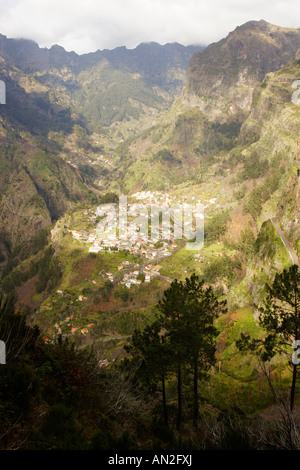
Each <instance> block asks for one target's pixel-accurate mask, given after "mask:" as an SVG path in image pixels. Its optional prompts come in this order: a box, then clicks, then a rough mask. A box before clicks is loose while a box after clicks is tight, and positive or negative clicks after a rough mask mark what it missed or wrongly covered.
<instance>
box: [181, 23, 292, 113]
mask: <svg viewBox="0 0 300 470" xmlns="http://www.w3.org/2000/svg"><path fill="white" fill-rule="evenodd" d="M299 46H300V31H299V30H296V29H287V28H281V27H279V26H274V25H271V24H269V23H267V22H266V21H264V20H261V21H258V22H257V21H250V22H248V23H246V24H244V25H242V26H239V27H237V28H236V29H235V30H234V31H233V32H231V33H230V34H229V35H228V36H227V37H226V38H225V39H222V40H221V41H219V42H217V43H214V44H211V45H209V46H208V47H207V48H206V49H205V50H203V51H199V52H196V53H195V54H194V55H193V57H192V59H191V60H190V62H189V67H188V76H187V87H186V90H185V93H184V96H183V98H184V101H185V103H186V104H187V105H193V104H194V105H195V104H197V106H199V107H200V109H201V111H202V112H203V113H204V114H205V115H206V116H207V117H208V118H210V119H218V120H220V121H225V120H228V119H230V118H232V117H233V116H234V117H237V118H238V119H240V120H241V119H243V118H244V117H245V116H246V115H247V113H248V112H249V110H250V106H251V102H252V93H253V89H254V87H255V86H256V85H257V84H258V83H259V82H261V81H262V80H263V78H264V76H265V74H267V73H269V72H273V71H275V70H278V69H279V68H281V67H283V66H284V65H285V64H286V63H287V62H288V61H290V60H292V59H294V58H295V54H296V51H297V49H298V47H299Z"/></svg>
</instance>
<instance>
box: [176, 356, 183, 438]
mask: <svg viewBox="0 0 300 470" xmlns="http://www.w3.org/2000/svg"><path fill="white" fill-rule="evenodd" d="M181 388H182V385H181V362H180V360H178V370H177V403H178V411H177V431H179V430H180V428H181V419H182V417H181V415H182V396H181Z"/></svg>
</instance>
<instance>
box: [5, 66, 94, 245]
mask: <svg viewBox="0 0 300 470" xmlns="http://www.w3.org/2000/svg"><path fill="white" fill-rule="evenodd" d="M0 78H1V79H2V80H4V82H5V85H6V95H7V96H6V104H5V105H0V238H1V239H2V240H4V241H5V243H6V245H7V246H10V247H11V249H14V248H15V247H16V246H17V245H20V244H22V243H25V242H27V241H28V240H30V239H31V238H32V237H33V236H34V235H36V233H37V232H38V230H39V229H41V228H43V227H45V226H48V225H50V224H51V221H52V220H53V219H56V218H58V217H59V216H61V215H62V214H63V213H64V212H65V211H66V210H68V209H70V208H71V206H72V204H74V203H75V202H77V201H84V200H86V201H88V200H89V189H88V188H87V187H86V186H85V185H84V184H83V180H82V177H81V175H80V173H79V172H78V170H77V169H75V168H74V167H72V166H70V165H69V164H67V163H66V162H65V161H64V160H62V159H61V158H60V156H59V152H58V150H57V149H55V147H54V146H53V144H51V142H50V141H49V140H48V138H47V134H48V132H50V131H51V130H52V131H55V130H64V131H65V132H66V133H67V132H70V131H71V130H72V126H73V124H74V122H73V121H72V119H71V117H70V113H69V112H68V109H65V108H63V107H61V106H54V105H52V104H51V103H50V101H49V97H48V95H47V93H45V90H44V89H43V87H41V86H40V84H39V83H38V82H37V81H35V80H34V79H32V78H31V77H30V76H28V75H26V74H25V73H24V72H21V71H20V70H18V69H16V68H15V67H11V66H9V65H8V64H7V63H6V62H5V61H4V60H1V63H0Z"/></svg>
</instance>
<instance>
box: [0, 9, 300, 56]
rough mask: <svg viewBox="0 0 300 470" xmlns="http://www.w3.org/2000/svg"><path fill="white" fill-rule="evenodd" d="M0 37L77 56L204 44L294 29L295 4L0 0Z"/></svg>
mask: <svg viewBox="0 0 300 470" xmlns="http://www.w3.org/2000/svg"><path fill="white" fill-rule="evenodd" d="M0 11H1V17H0V32H1V33H2V34H5V35H7V36H8V37H25V38H30V39H34V40H35V41H37V42H38V43H39V45H40V46H46V47H50V46H51V45H52V44H60V45H61V46H63V47H65V48H66V49H67V50H75V51H76V52H78V53H84V52H90V51H94V50H96V49H105V48H108V49H111V48H114V47H117V46H123V45H126V46H127V47H129V48H133V47H135V46H136V45H137V44H139V43H140V42H147V41H157V42H159V43H161V44H165V43H166V42H174V41H177V42H180V43H182V44H185V45H187V44H200V43H202V44H208V43H210V42H214V41H218V40H219V39H221V38H222V37H225V36H226V35H227V34H228V33H229V32H230V31H232V30H233V29H234V28H235V27H236V26H238V25H241V24H243V23H245V22H246V21H249V20H260V19H265V20H266V21H269V22H271V23H273V24H277V25H279V26H287V27H295V28H297V27H299V26H300V15H299V13H300V4H299V2H298V0H286V1H280V0H273V1H271V0H264V1H262V0H244V1H243V2H241V1H240V0H205V1H203V0H85V1H82V0H0Z"/></svg>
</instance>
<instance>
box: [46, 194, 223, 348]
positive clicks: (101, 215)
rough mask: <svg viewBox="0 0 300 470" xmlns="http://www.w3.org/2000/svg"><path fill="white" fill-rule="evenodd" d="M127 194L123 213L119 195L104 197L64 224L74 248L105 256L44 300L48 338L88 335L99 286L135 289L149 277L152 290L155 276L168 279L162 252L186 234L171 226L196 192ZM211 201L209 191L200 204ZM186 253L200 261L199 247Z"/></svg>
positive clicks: (175, 247)
mask: <svg viewBox="0 0 300 470" xmlns="http://www.w3.org/2000/svg"><path fill="white" fill-rule="evenodd" d="M129 199H130V202H128V203H127V198H126V200H123V202H124V201H125V203H126V214H125V216H124V213H123V214H121V211H122V207H121V205H122V197H121V198H120V200H119V204H116V203H106V204H102V205H100V206H97V207H92V208H83V209H81V210H78V211H77V212H75V213H74V214H73V218H72V220H70V221H69V222H68V223H67V225H64V231H65V233H66V234H69V235H71V237H72V239H73V240H74V243H75V244H74V248H75V247H78V248H75V249H77V250H79V249H80V252H82V254H83V253H86V254H89V255H90V256H91V257H94V258H95V261H96V260H97V259H98V256H100V257H103V256H104V258H105V260H106V262H105V264H104V265H102V264H101V262H100V261H99V262H97V263H98V264H99V267H100V271H99V268H98V271H95V270H94V271H93V274H92V273H91V274H90V276H89V275H87V277H86V278H85V279H82V281H79V283H78V284H76V287H75V285H74V287H72V288H71V289H70V287H68V283H62V287H60V288H59V289H58V290H57V291H56V293H55V294H54V295H53V296H52V300H51V301H50V303H48V304H46V305H45V306H44V308H45V310H46V311H49V312H51V311H52V312H53V313H52V314H51V316H52V318H53V319H54V321H53V323H52V322H51V323H52V325H51V327H50V325H49V327H50V328H49V336H47V337H46V338H45V341H52V339H51V338H53V336H54V337H55V336H59V335H62V336H64V337H66V336H67V337H70V336H71V337H73V336H74V335H75V336H78V334H79V335H80V336H81V337H84V336H86V337H88V336H89V334H90V333H91V331H92V330H93V328H94V327H95V326H94V325H95V324H96V323H97V320H96V319H95V316H93V315H94V314H89V313H88V312H89V311H91V310H93V309H91V307H90V306H91V302H92V303H93V299H95V295H97V294H96V292H97V291H98V290H99V289H100V290H101V289H102V288H103V286H107V285H111V289H113V292H116V291H118V290H120V289H121V290H122V289H125V290H127V291H128V292H130V291H131V289H133V288H134V289H140V287H141V286H142V285H144V286H145V287H146V286H147V284H148V285H149V287H150V283H151V282H152V281H153V280H154V279H156V280H157V281H156V282H158V283H159V284H153V287H154V290H155V289H157V288H158V286H159V285H160V284H161V282H163V285H167V284H170V283H171V282H172V278H171V277H168V275H162V274H161V273H160V271H161V269H162V266H163V265H164V262H165V261H166V260H167V259H168V258H170V257H171V256H172V255H174V254H175V253H177V252H178V253H179V252H180V250H181V249H182V248H184V246H185V244H186V240H184V239H183V237H181V239H180V236H179V237H178V236H177V237H175V236H174V235H176V234H177V235H178V234H179V235H180V230H177V231H176V226H177V228H180V229H182V227H181V225H182V224H180V222H181V221H182V210H185V208H186V207H188V206H189V207H192V205H193V207H194V206H195V204H196V202H198V198H197V200H196V197H190V196H188V195H187V196H184V197H182V198H178V197H176V198H175V197H172V196H170V195H169V194H168V193H165V192H159V191H141V192H138V193H135V194H133V195H131V196H130V198H129ZM215 201H216V198H215V197H214V198H212V197H210V198H207V199H206V201H205V204H204V205H203V208H204V209H205V208H209V209H210V208H211V207H212V205H214V204H215ZM124 207H125V206H124ZM124 207H123V209H124ZM170 207H172V213H171V212H168V208H170ZM162 209H163V210H165V209H166V210H165V214H164V215H162V212H160V211H161V210H162ZM155 210H156V212H155ZM171 214H172V215H171ZM202 217H204V214H203V215H202ZM191 224H192V223H191ZM82 250H83V251H82ZM78 252H79V251H78ZM85 256H86V255H85ZM192 257H193V259H194V260H195V261H196V262H203V259H204V257H203V256H202V255H201V253H199V251H197V252H193V254H192ZM101 259H102V258H101ZM97 263H96V264H97ZM101 266H103V269H101ZM185 272H186V271H185ZM151 285H152V284H151ZM88 286H90V287H88ZM152 290H153V289H152ZM94 291H95V292H94ZM99 292H100V291H99ZM135 292H136V291H135ZM147 292H148V291H147ZM135 295H136V294H135ZM143 295H144V294H143ZM147 295H149V293H148V294H147ZM145 302H146V300H145ZM145 302H144V304H145ZM146 303H147V302H146ZM59 305H60V306H62V305H65V311H66V314H65V315H64V317H63V318H60V319H57V318H56V317H55V313H54V311H55V308H56V307H55V306H57V307H58V306H59ZM81 305H82V307H81ZM123 305H127V304H126V303H125V304H123ZM145 305H146V304H145ZM53 308H54V310H53ZM104 308H107V307H105V306H104ZM119 308H120V307H119ZM122 308H124V307H122ZM82 312H87V316H86V313H85V314H84V316H82ZM85 316H86V318H85ZM91 318H92V320H91Z"/></svg>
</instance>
